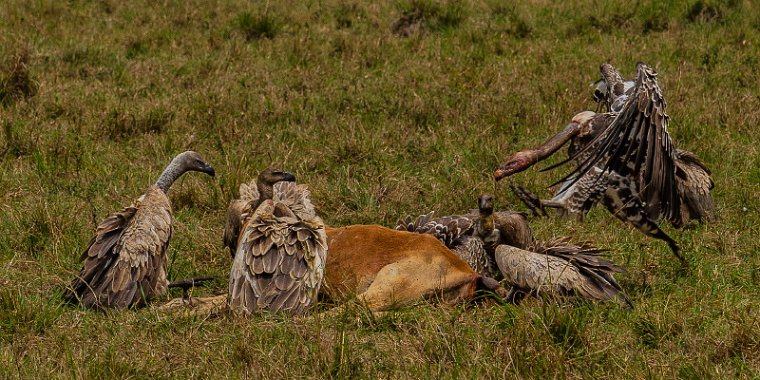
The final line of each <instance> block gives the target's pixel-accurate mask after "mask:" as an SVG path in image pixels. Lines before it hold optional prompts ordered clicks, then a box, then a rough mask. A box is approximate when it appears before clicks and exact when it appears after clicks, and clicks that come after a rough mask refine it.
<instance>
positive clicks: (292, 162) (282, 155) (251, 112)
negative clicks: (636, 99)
mask: <svg viewBox="0 0 760 380" xmlns="http://www.w3.org/2000/svg"><path fill="white" fill-rule="evenodd" d="M636 4H637V5H638V6H636V7H634V6H631V5H630V2H627V1H615V2H596V3H594V4H588V3H587V2H583V1H577V0H571V1H565V2H552V1H542V0H536V1H528V2H503V1H495V0H486V1H439V0H419V1H417V0H414V1H406V0H404V1H398V2H379V3H378V2H370V1H353V2H348V3H347V2H340V1H334V0H327V1H320V2H311V1H310V2H296V1H293V2H268V3H263V4H252V3H249V2H241V1H231V2H205V1H195V0H190V1H166V2H148V1H134V2H118V1H112V0H104V1H97V2H91V1H69V2H60V1H49V0H40V1H32V2H29V1H20V0H11V1H9V2H6V3H5V4H4V5H3V6H2V7H0V20H2V21H0V127H1V128H0V172H2V175H1V176H0V378H43V377H46V378H72V377H77V378H104V377H108V378H190V377H197V378H208V377H214V378H217V377H229V378H242V377H252V378H261V377H268V378H272V377H288V378H293V377H308V378H325V377H334V378H407V377H412V378H441V377H443V378H541V379H545V378H632V379H639V378H642V379H643V378H668V379H670V378H687V379H696V378H700V379H702V378H715V379H723V378H758V377H760V356H759V355H758V352H760V322H759V321H758V320H759V319H758V315H760V301H758V299H760V254H758V252H760V243H758V239H757V236H758V233H760V217H758V213H760V169H758V168H759V167H760V152H759V151H758V146H760V138H759V137H758V133H757V131H758V127H760V87H759V86H758V81H757V72H758V71H760V59H759V58H758V57H760V45H759V44H758V41H760V7H758V5H757V4H756V3H755V2H751V1H742V0H732V1H712V0H696V1H695V0H683V1H674V2H659V1H640V2H637V3H636ZM415 12H417V13H418V14H421V15H422V18H421V19H420V20H421V21H420V25H419V27H418V28H417V29H414V30H413V31H412V33H411V34H410V35H409V36H408V37H404V38H402V37H398V36H396V35H394V33H393V30H392V29H393V27H394V24H395V23H396V21H398V20H399V19H401V18H402V17H404V16H405V15H409V14H414V13H415ZM604 61H611V62H612V63H613V64H614V65H616V66H617V67H618V68H620V70H621V71H622V72H623V73H624V75H625V76H627V77H629V76H631V75H632V74H633V71H634V65H635V63H636V62H638V61H643V62H647V63H649V64H651V65H653V66H654V67H655V68H656V69H657V70H658V72H659V74H660V76H659V80H660V83H661V85H662V87H663V89H664V92H665V96H666V99H667V101H668V105H669V108H668V112H669V114H670V115H671V120H672V122H671V135H672V137H673V138H674V139H675V141H676V142H677V144H678V145H679V146H680V147H683V148H685V149H689V150H692V151H695V152H697V154H698V155H699V156H700V157H701V158H703V159H704V160H705V161H706V163H707V164H708V165H709V166H710V168H711V169H712V170H713V178H714V180H715V183H716V187H715V189H714V192H713V194H714V197H715V200H716V203H717V208H718V213H719V218H718V220H717V221H715V222H713V223H710V224H707V225H690V226H688V227H687V228H685V229H684V230H673V229H670V228H668V229H667V231H668V233H670V234H671V236H673V237H674V238H675V239H676V240H678V241H679V242H680V243H681V246H682V248H683V253H684V254H685V255H687V256H688V260H689V262H690V264H691V270H690V271H686V272H684V271H681V270H679V269H678V263H677V261H676V260H675V259H674V258H673V257H672V256H671V255H670V253H669V252H668V249H667V247H666V246H665V245H664V244H662V243H660V242H656V241H653V240H650V239H646V238H644V237H643V236H642V235H641V234H639V233H637V232H635V231H632V230H631V229H629V228H628V227H625V226H623V225H622V224H621V223H620V222H618V221H617V220H616V219H614V218H613V217H612V216H611V215H609V214H608V213H607V212H606V211H605V210H603V209H602V208H597V209H595V210H593V211H592V212H591V214H590V215H589V217H588V218H587V220H586V222H585V223H583V224H581V223H577V222H569V221H564V220H557V219H549V220H534V221H532V225H533V227H534V229H535V232H536V234H537V235H538V236H539V237H540V238H545V239H547V238H551V237H553V236H557V235H571V236H573V237H575V238H577V239H591V240H593V241H595V242H596V243H597V244H599V245H600V246H602V247H605V248H609V249H611V255H612V258H613V259H614V260H615V261H616V262H618V263H620V264H622V265H624V266H626V267H627V268H628V273H626V274H624V275H621V276H619V279H620V282H621V284H622V285H623V286H624V287H625V288H626V289H627V290H628V292H629V295H630V297H631V299H632V300H633V302H634V304H635V305H636V307H635V309H634V310H632V311H626V310H623V309H621V308H620V307H618V306H616V305H614V304H585V303H580V304H574V305H564V306H555V305H547V304H542V303H541V302H537V301H530V302H526V303H525V304H523V305H521V306H519V307H514V306H510V305H507V306H501V305H497V304H495V303H492V302H485V303H482V304H478V305H474V306H469V307H465V306H462V307H455V308H448V307H442V306H435V305H421V306H417V307H410V308H405V309H403V310H401V311H399V312H396V313H392V314H390V315H387V316H384V317H381V318H375V317H371V316H368V315H367V314H366V312H363V311H362V310H361V309H356V308H352V309H349V311H347V312H345V313H344V314H343V315H341V316H340V317H339V318H326V317H322V316H319V315H318V316H315V317H313V318H309V319H290V318H282V317H266V316H262V317H255V318H251V319H249V320H243V319H239V318H233V317H221V318H215V319H208V320H203V319H193V318H189V317H181V316H167V315H161V314H157V313H156V312H155V311H151V310H142V311H137V312H123V313H115V312H109V313H98V312H90V311H84V310H80V309H78V308H73V307H69V306H62V305H61V304H60V292H61V288H62V287H63V286H65V285H66V284H67V283H68V281H70V279H71V278H72V277H73V276H74V274H75V273H76V272H77V271H78V270H79V268H80V265H81V264H80V263H79V262H78V258H79V255H80V253H81V251H82V249H83V248H84V247H85V246H86V244H87V241H88V240H89V239H90V236H91V234H92V232H93V229H94V228H95V226H96V225H97V223H98V222H99V221H100V220H102V219H103V218H104V217H105V216H106V215H107V214H108V213H109V212H112V211H115V210H118V209H120V208H121V207H123V206H125V205H127V204H129V203H130V202H131V201H132V200H133V199H135V198H136V197H138V196H139V195H140V194H142V192H143V191H144V190H145V189H146V188H147V187H148V186H149V185H150V184H151V183H153V182H154V181H155V179H156V177H157V176H158V174H159V172H160V171H161V170H162V168H163V167H164V165H165V164H166V163H167V162H168V161H169V160H170V159H171V157H172V156H173V155H174V154H176V153H178V152H180V151H182V150H185V149H194V150H197V151H198V152H201V153H202V154H203V155H204V157H205V158H206V159H207V160H208V161H209V162H211V163H212V164H213V165H214V166H215V168H216V169H217V178H216V179H213V180H212V179H209V178H207V177H205V176H202V175H197V174H189V175H186V176H185V177H183V178H182V179H181V180H180V181H179V182H178V183H176V184H175V186H174V187H173V190H172V192H171V198H172V200H173V203H174V216H175V230H174V236H173V240H172V243H171V245H170V248H169V249H170V252H169V254H170V256H171V257H172V264H171V268H170V276H171V277H172V278H182V277H188V276H191V275H205V274H213V275H217V276H220V277H221V278H222V279H220V280H218V281H217V282H216V283H215V284H214V286H213V287H212V289H209V290H196V291H195V294H207V293H212V292H219V291H223V290H224V287H225V285H226V281H225V280H224V277H225V276H226V275H227V272H228V270H229V267H230V264H231V262H230V259H229V254H228V253H227V252H226V251H224V250H223V249H222V247H221V234H222V226H223V220H224V210H225V208H226V205H227V202H228V201H229V199H230V198H231V197H232V196H233V195H234V194H235V193H236V191H237V186H238V184H239V183H241V182H243V181H248V180H249V179H251V178H252V177H253V176H255V175H256V173H257V172H258V171H259V170H261V169H262V168H264V167H266V166H267V165H270V164H274V165H277V166H280V167H282V168H284V169H287V170H290V171H292V172H294V173H295V174H296V175H297V177H298V179H299V181H300V182H302V183H307V184H309V186H310V188H311V190H312V196H313V202H314V204H315V205H316V206H317V208H318V210H319V212H320V214H321V215H322V217H323V218H324V219H325V221H327V222H328V223H329V224H331V225H336V226H337V225H345V224H353V223H379V224H383V225H391V224H393V223H394V222H395V220H396V219H397V218H398V217H400V216H403V215H406V214H413V215H417V214H420V213H424V212H427V211H429V210H437V211H438V212H439V213H455V212H460V211H463V210H466V209H468V208H471V207H474V206H475V199H476V198H477V196H478V194H480V193H482V192H492V193H494V194H495V195H496V197H497V202H498V207H500V208H514V209H522V206H520V205H518V204H517V199H516V198H515V197H514V196H512V195H511V193H510V192H509V191H508V187H507V184H506V183H499V184H494V182H493V181H492V179H491V173H492V170H493V169H494V168H495V166H496V165H497V164H498V163H499V161H500V160H502V159H503V158H505V157H506V156H507V155H508V154H509V153H511V152H514V151H515V150H518V149H522V148H525V147H528V146H531V145H535V144H538V143H540V142H541V141H543V139H545V138H547V137H548V136H550V135H551V134H553V133H554V132H555V131H558V130H560V128H562V127H563V126H564V125H565V124H566V123H567V122H568V121H569V120H570V118H571V117H572V116H573V115H574V114H575V113H577V112H579V111H582V110H585V109H590V108H591V109H593V107H594V106H595V105H594V104H593V103H592V101H591V88H590V84H591V83H592V82H593V81H595V80H596V79H597V78H598V66H599V64H600V63H602V62H604ZM557 159H558V158H556V159H555V161H553V162H556V160H557ZM560 175H561V173H559V172H552V173H539V172H538V171H537V170H530V171H528V172H525V173H521V174H519V175H518V176H516V177H515V178H514V181H519V182H522V183H524V184H526V185H528V186H529V187H531V188H533V189H541V188H542V187H545V186H546V185H548V184H550V183H551V182H552V181H553V180H555V179H557V178H559V176H560ZM542 193H543V195H547V194H548V191H545V190H542Z"/></svg>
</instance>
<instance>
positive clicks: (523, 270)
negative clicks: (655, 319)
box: [495, 239, 631, 306]
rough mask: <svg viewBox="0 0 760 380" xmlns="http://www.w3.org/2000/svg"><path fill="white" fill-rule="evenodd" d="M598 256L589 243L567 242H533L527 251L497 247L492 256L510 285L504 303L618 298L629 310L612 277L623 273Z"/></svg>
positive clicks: (625, 299)
mask: <svg viewBox="0 0 760 380" xmlns="http://www.w3.org/2000/svg"><path fill="white" fill-rule="evenodd" d="M601 252H602V251H601V250H598V249H596V248H594V247H593V246H592V245H590V244H589V243H581V244H580V245H575V244H571V243H569V242H568V240H567V239H555V240H552V241H549V242H547V243H539V242H537V243H536V244H535V245H533V246H532V247H530V249H529V250H523V249H520V248H515V247H511V246H508V245H500V246H498V247H497V248H496V253H495V256H496V263H497V265H498V266H499V270H501V272H502V274H503V275H504V278H505V280H506V281H507V282H508V283H510V284H512V289H510V292H509V297H508V300H511V301H514V302H519V301H520V299H521V298H522V297H523V296H524V295H525V294H532V295H535V296H541V297H549V298H551V297H568V296H579V297H583V298H587V299H591V300H598V301H602V300H608V299H614V298H616V297H617V296H618V295H619V296H620V299H622V301H623V302H624V303H625V304H626V305H628V306H631V302H630V300H629V299H628V297H627V296H626V295H625V293H624V292H623V290H622V289H621V288H620V285H619V284H618V283H617V281H616V280H615V278H614V277H613V274H614V273H621V272H624V270H623V269H622V268H620V267H618V266H616V265H615V264H613V263H612V262H610V261H608V260H606V259H604V258H602V257H600V253H601Z"/></svg>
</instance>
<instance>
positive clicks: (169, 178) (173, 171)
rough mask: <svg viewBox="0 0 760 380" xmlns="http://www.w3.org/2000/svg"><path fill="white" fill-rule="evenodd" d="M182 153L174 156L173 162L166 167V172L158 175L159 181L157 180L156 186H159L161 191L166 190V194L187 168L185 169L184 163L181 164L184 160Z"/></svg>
mask: <svg viewBox="0 0 760 380" xmlns="http://www.w3.org/2000/svg"><path fill="white" fill-rule="evenodd" d="M180 157H181V155H179V156H177V157H174V159H173V160H172V162H171V163H169V165H168V166H167V167H166V169H164V172H163V173H161V176H160V177H158V181H156V186H158V188H159V189H161V191H163V192H164V194H166V193H168V192H169V188H170V187H171V186H172V184H173V183H174V181H176V180H177V178H179V177H180V176H181V175H182V174H184V173H185V172H186V171H187V169H185V167H184V165H182V164H180V162H181V161H182V160H181V159H180Z"/></svg>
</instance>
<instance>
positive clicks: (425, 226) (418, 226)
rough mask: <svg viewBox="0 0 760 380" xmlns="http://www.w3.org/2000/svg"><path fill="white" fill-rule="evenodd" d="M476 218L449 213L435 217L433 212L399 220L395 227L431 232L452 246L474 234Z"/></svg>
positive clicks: (417, 231) (411, 230)
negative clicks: (413, 219) (414, 218)
mask: <svg viewBox="0 0 760 380" xmlns="http://www.w3.org/2000/svg"><path fill="white" fill-rule="evenodd" d="M475 224H476V220H475V219H474V218H470V217H469V216H462V215H449V216H442V217H440V218H433V212H430V213H428V214H425V215H420V216H419V217H417V219H416V220H415V221H414V222H412V221H411V217H407V218H406V219H401V220H399V221H398V222H397V224H396V227H395V229H397V230H400V231H408V232H416V233H418V234H430V235H433V236H435V238H436V239H438V240H440V241H441V242H442V243H443V245H445V246H446V247H449V248H452V247H454V246H455V245H457V244H458V243H459V240H460V239H462V238H463V237H465V236H468V235H472V231H473V228H475Z"/></svg>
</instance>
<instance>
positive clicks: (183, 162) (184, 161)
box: [174, 150, 216, 177]
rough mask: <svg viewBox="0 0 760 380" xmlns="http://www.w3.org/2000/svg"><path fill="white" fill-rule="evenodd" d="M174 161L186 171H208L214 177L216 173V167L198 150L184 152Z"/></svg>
mask: <svg viewBox="0 0 760 380" xmlns="http://www.w3.org/2000/svg"><path fill="white" fill-rule="evenodd" d="M174 161H176V162H177V164H178V165H179V166H180V167H181V168H183V169H184V170H185V171H196V172H201V173H206V174H208V175H210V176H212V177H213V176H214V175H216V172H215V171H214V168H213V167H211V165H209V163H208V162H206V161H205V160H204V159H203V157H201V155H200V154H198V152H193V151H192V150H188V151H185V152H182V153H180V154H178V155H177V157H175V158H174Z"/></svg>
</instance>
